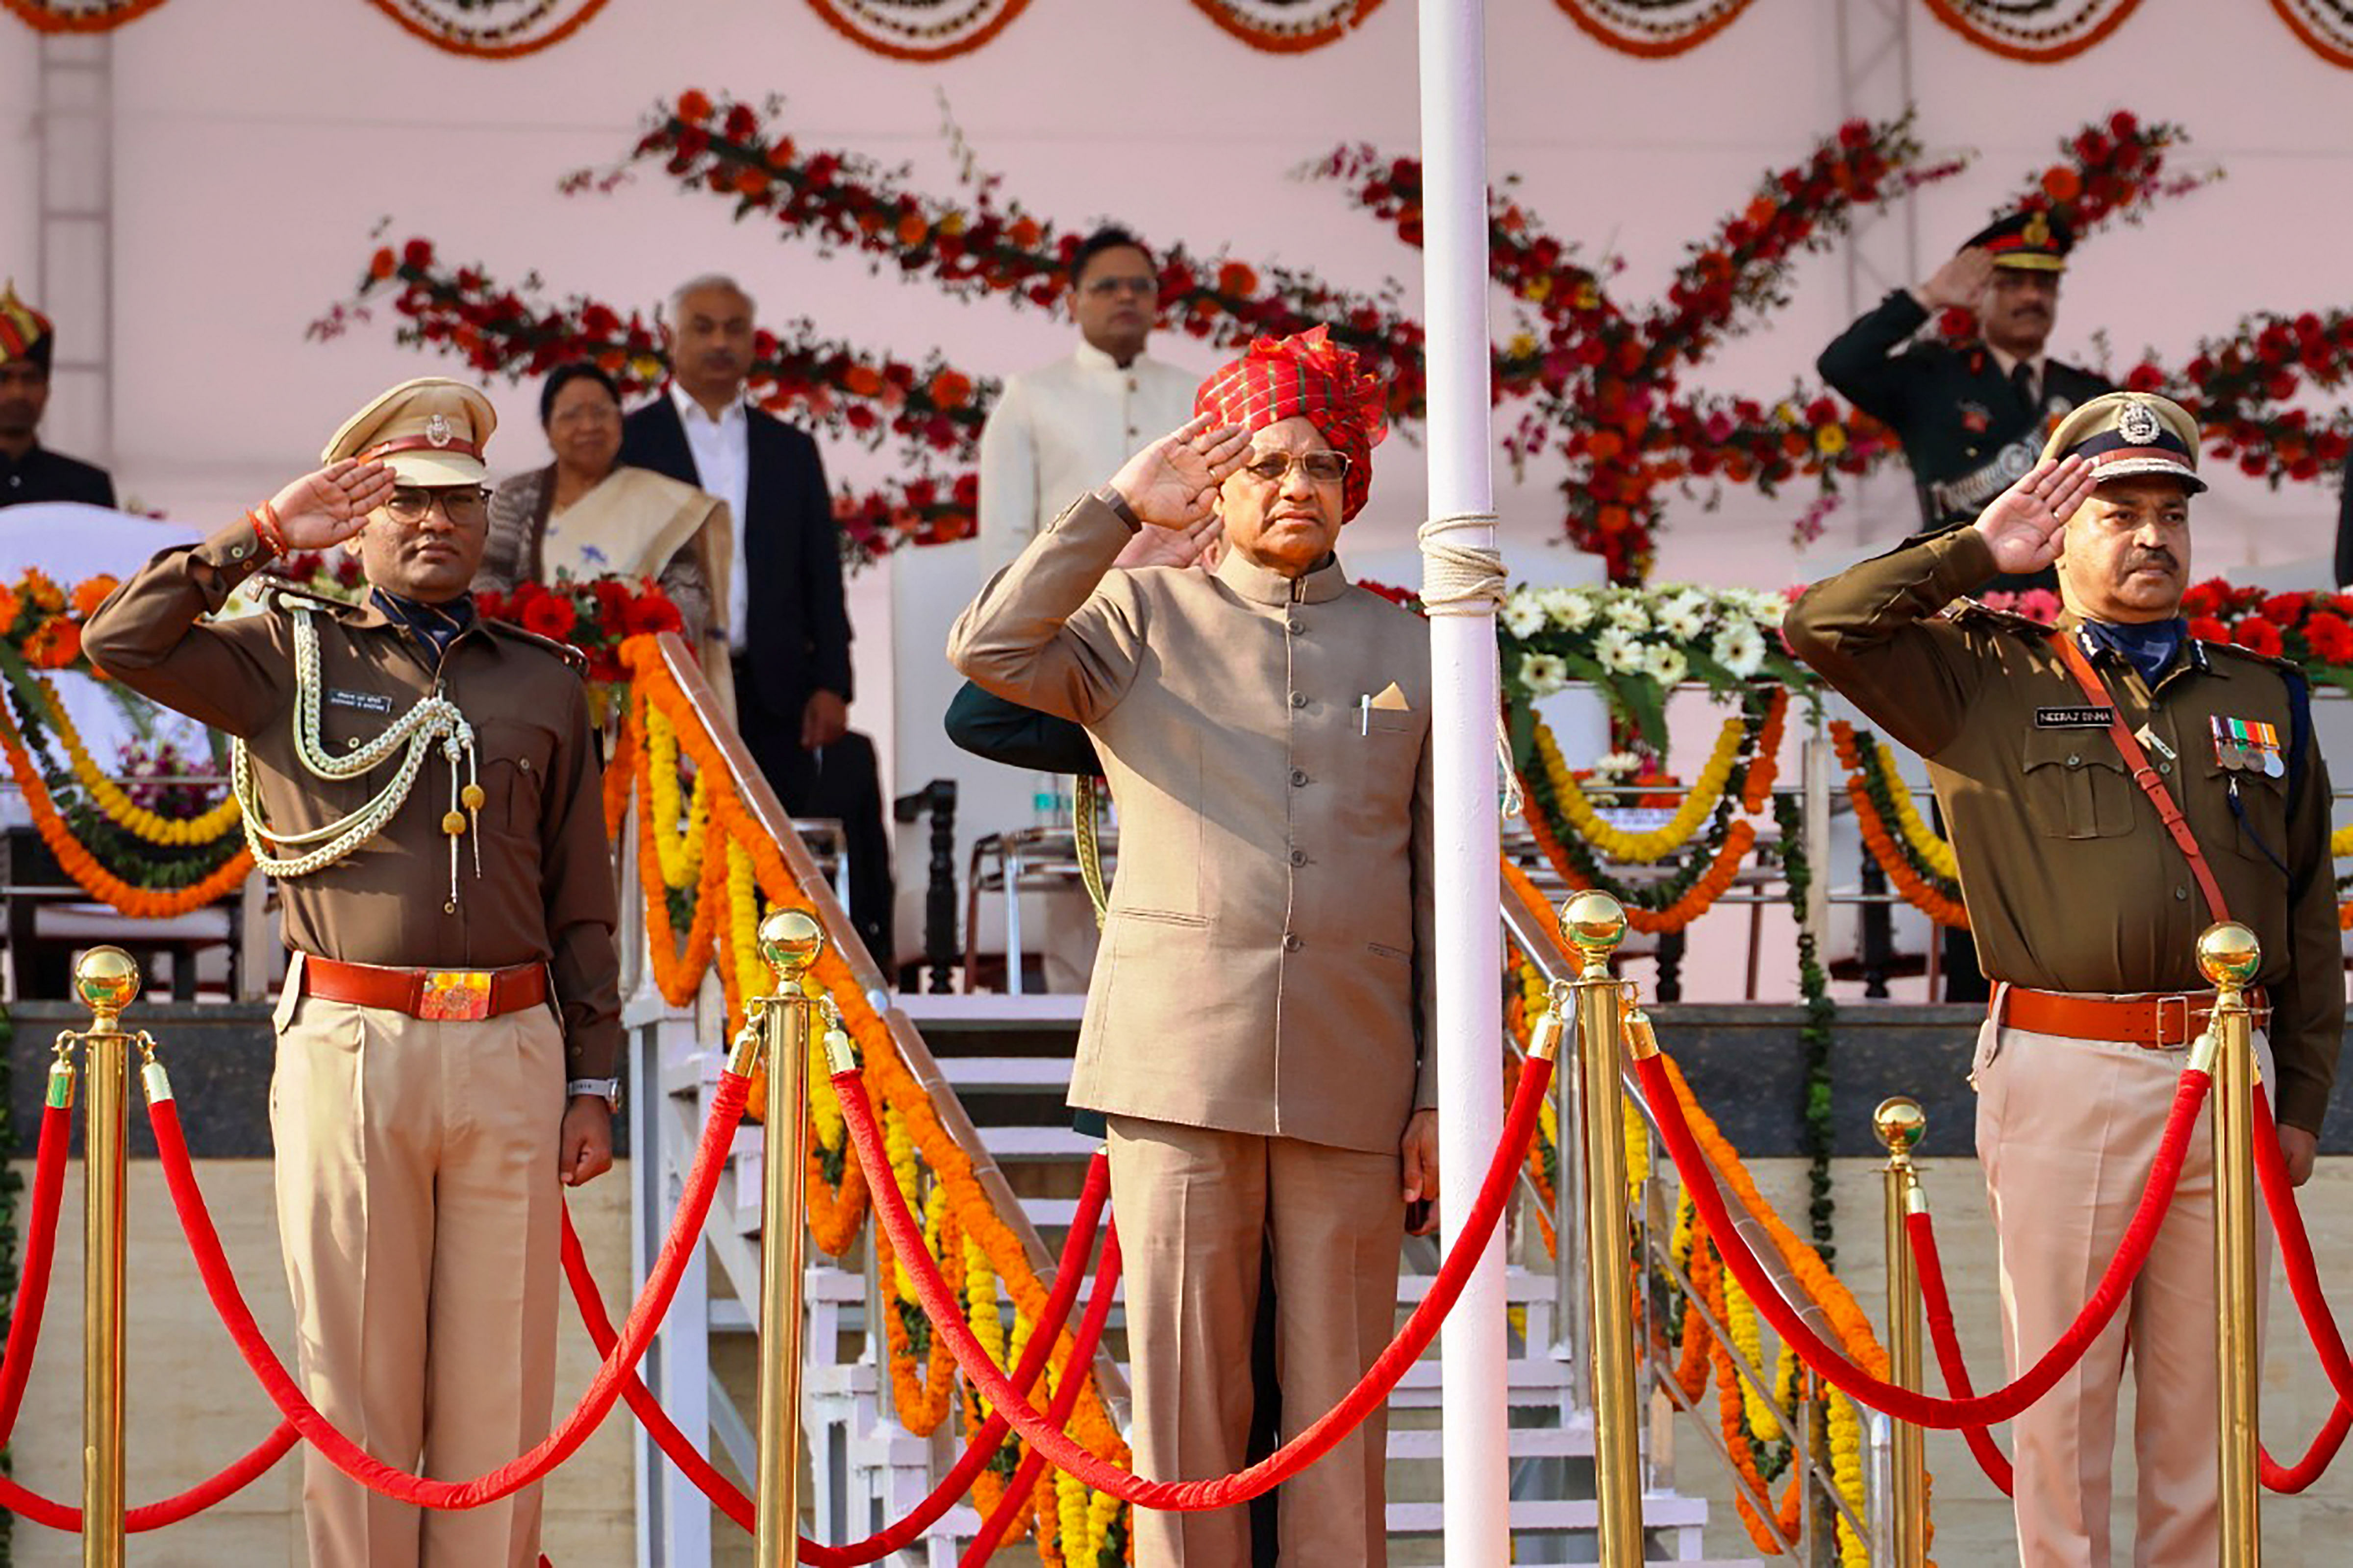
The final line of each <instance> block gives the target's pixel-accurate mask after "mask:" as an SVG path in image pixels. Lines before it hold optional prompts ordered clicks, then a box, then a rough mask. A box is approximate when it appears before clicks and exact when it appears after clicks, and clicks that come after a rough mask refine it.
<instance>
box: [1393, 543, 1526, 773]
mask: <svg viewBox="0 0 2353 1568" xmlns="http://www.w3.org/2000/svg"><path fill="white" fill-rule="evenodd" d="M1496 521H1497V518H1496V516H1495V514H1494V513H1493V512H1492V511H1458V512H1450V513H1448V514H1447V515H1445V516H1443V517H1433V518H1431V519H1430V521H1427V522H1425V523H1423V524H1422V525H1421V527H1420V528H1419V529H1417V530H1416V531H1414V542H1415V543H1416V544H1418V545H1419V546H1420V547H1421V608H1422V613H1423V614H1425V615H1429V616H1484V617H1486V618H1487V619H1489V620H1493V618H1494V616H1495V611H1496V610H1497V609H1498V608H1499V607H1500V606H1501V605H1503V603H1504V598H1505V597H1506V596H1507V595H1508V593H1509V590H1510V587H1511V581H1510V579H1509V578H1507V577H1505V576H1504V552H1502V551H1501V550H1498V549H1497V548H1495V546H1494V545H1493V544H1457V543H1455V542H1452V541H1451V540H1449V539H1448V538H1447V537H1446V536H1447V535H1448V534H1451V533H1467V532H1472V531H1479V532H1482V533H1484V534H1486V535H1487V536H1489V537H1491V538H1492V537H1493V531H1494V528H1495V525H1496ZM1503 687H1504V650H1503V649H1502V647H1497V648H1496V649H1495V689H1497V690H1498V691H1500V690H1502V689H1503ZM1495 761H1496V763H1497V765H1498V767H1499V768H1500V769H1501V771H1502V773H1503V780H1504V805H1503V810H1504V816H1506V817H1514V816H1518V815H1519V814H1520V806H1521V798H1520V772H1519V769H1517V768H1515V767H1514V766H1513V765H1512V736H1511V731H1509V730H1507V729H1505V728H1504V712H1503V709H1502V708H1501V707H1498V708H1497V709H1496V710H1495Z"/></svg>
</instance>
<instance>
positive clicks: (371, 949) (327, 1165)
mask: <svg viewBox="0 0 2353 1568" xmlns="http://www.w3.org/2000/svg"><path fill="white" fill-rule="evenodd" d="M495 423H496V420H495V416H493V415H492V413H491V406H490V404H489V403H488V401H486V400H485V399H484V398H483V396H482V395H481V394H480V392H478V391H476V390H475V389H473V388H472V387H470V386H466V385H463V384H459V383H457V382H453V381H444V380H438V379H427V380H421V381H412V382H408V383H406V384H403V385H400V386H397V387H395V388H393V389H392V390H391V391H390V392H387V393H385V395H383V396H382V397H379V398H377V399H376V400H375V402H373V403H371V404H369V405H368V406H367V407H366V408H364V409H363V410H361V412H360V413H358V414H357V415H355V416H353V417H352V419H351V420H350V421H348V422H347V423H346V424H345V425H344V426H343V428H342V429H341V430H339V431H337V432H336V433H335V437H334V439H333V440H332V441H331V442H329V443H328V446H327V449H326V451H325V452H324V454H323V455H322V460H323V462H324V463H325V465H326V466H325V467H324V468H322V469H320V470H319V471H318V472H316V473H313V474H311V475H309V476H307V477H305V478H303V479H297V480H295V481H294V482H293V483H292V484H290V485H289V486H287V487H286V488H285V489H282V490H280V492H279V493H278V495H277V496H276V497H275V498H274V499H273V500H270V501H269V502H266V503H264V504H263V505H262V506H261V507H260V508H259V510H257V511H254V512H251V513H248V515H247V516H246V517H245V518H243V519H242V520H240V521H237V522H236V523H233V524H231V525H230V526H229V527H227V528H225V529H223V530H221V531H219V532H217V533H216V534H214V535H213V536H212V537H211V538H210V539H207V540H206V541H205V542H203V543H201V544H197V545H194V546H190V547H184V548H179V549H174V550H167V551H165V552H163V553H162V554H160V555H158V556H156V557H155V558H154V559H153V561H151V562H149V563H147V564H146V565H145V566H144V567H142V569H141V570H140V571H139V573H138V574H136V575H135V576H133V577H132V579H131V580H130V581H129V582H127V583H125V584H123V585H122V586H121V588H120V589H118V590H117V591H116V593H115V594H114V595H113V597H112V598H111V599H110V600H108V602H107V603H106V604H105V605H103V606H101V607H100V610H99V612H98V613H97V614H96V615H95V616H92V617H91V618H90V624H89V626H88V629H87V632H86V636H85V641H84V646H85V647H87V648H88V649H89V652H90V658H92V659H93V660H94V661H95V662H96V663H97V664H98V665H99V666H100V668H103V669H104V670H105V671H106V672H107V673H108V674H110V675H112V676H114V677H115V678H117V679H120V680H121V681H122V682H123V683H124V684H125V685H127V686H129V687H131V688H132V689H135V690H138V691H142V692H144V693H145V694H147V695H148V696H150V697H153V699H155V700H157V701H159V702H162V703H164V704H165V705H166V706H168V707H172V708H175V709H178V710H180V711H181V712H184V713H186V714H188V715H190V716H191V717H193V718H195V719H197V720H199V721H202V722H204V723H206V724H209V725H212V726H213V727H215V728H216V729H219V730H223V731H227V732H228V733H229V734H230V735H232V736H234V737H236V739H237V754H236V760H235V763H234V768H235V773H236V787H237V798H238V800H239V802H240V803H241V804H242V805H243V806H244V808H245V816H246V827H247V832H248V838H249V840H250V841H251V843H252V845H253V847H254V851H255V855H256V858H257V859H258V860H259V863H260V865H261V867H262V868H263V869H264V870H266V871H268V872H269V874H270V875H272V876H274V877H276V878H277V879H278V880H279V882H280V888H281V890H282V893H283V897H284V900H285V911H286V941H287V944H288V946H289V947H290V949H292V958H291V961H290V965H289V970H288V973H287V977H286V985H285V989H284V991H283V993H282V994H280V999H279V1004H278V1013H277V1030H278V1062H277V1071H276V1075H275V1078H274V1079H273V1081H272V1083H271V1085H270V1095H269V1110H270V1131H271V1135H272V1137H273V1139H274V1141H275V1143H276V1147H277V1185H278V1225H279V1236H280V1244H281V1246H282V1247H283V1249H284V1252H285V1258H286V1273H287V1280H288V1283H289V1284H290V1287H291V1289H292V1291H293V1298H294V1310H295V1318H296V1322H297V1326H298V1332H299V1336H300V1345H301V1364H302V1374H303V1381H304V1384H305V1385H306V1387H307V1390H308V1392H309V1394H310V1397H311V1400H312V1402H313V1403H315V1404H316V1405H318V1406H319V1407H320V1409H321V1410H322V1411H323V1412H324V1413H325V1414H326V1415H327V1416H328V1417H329V1418H330V1419H331V1420H332V1421H333V1422H334V1423H335V1425H336V1426H339V1427H341V1428H342V1429H343V1431H344V1432H345V1433H346V1434H348V1435H349V1436H352V1437H353V1439H354V1440H355V1441H357V1442H358V1443H359V1444H360V1445H361V1446H362V1447H364V1448H366V1449H367V1450H368V1451H369V1452H370V1453H371V1454H373V1455H374V1456H375V1458H378V1459H380V1460H382V1461H384V1462H385V1463H386V1464H389V1465H392V1466H395V1467H397V1468H403V1469H418V1468H421V1469H422V1471H423V1472H424V1473H425V1474H427V1475H429V1476H432V1477H434V1478H436V1479H457V1480H464V1479H472V1478H473V1477H474V1476H476V1475H479V1474H480V1473H481V1472H483V1471H485V1470H489V1469H492V1468H496V1467H498V1466H500V1465H502V1464H504V1463H506V1462H507V1461H508V1460H510V1459H512V1458H514V1457H515V1456H516V1455H517V1454H519V1453H522V1452H523V1451H524V1450H526V1449H528V1448H530V1447H532V1446H533V1444H534V1443H535V1442H537V1441H538V1439H539V1438H540V1437H541V1436H543V1435H544V1434H545V1433H546V1431H547V1428H548V1422H549V1418H550V1414H551V1405H552V1404H553V1401H554V1363H555V1307H556V1289H557V1279H558V1274H557V1263H558V1255H557V1242H558V1237H559V1225H560V1219H561V1208H562V1196H561V1192H560V1188H559V1181H561V1182H564V1183H570V1184H579V1183H581V1182H585V1181H586V1180H588V1179H589V1178H590V1177H592V1176H595V1175H596V1174H598V1173H601V1172H603V1171H604V1170H606V1169H607V1167H608V1166H609V1165H610V1164H611V1163H612V1126H611V1116H612V1111H613V1109H614V1107H615V1104H616V1102H617V1098H618V1086H617V1081H616V1080H615V1079H614V1076H613V1074H614V1067H615V1062H616V1058H617V1054H618V1047H619V1043H620V1023H619V983H618V982H619V976H618V966H617V958H616V954H615V952H614V946H613V928H614V923H615V913H616V911H615V897H614V887H613V869H612V860H611V857H610V855H609V852H608V851H607V847H606V838H605V826H604V813H603V809H602V805H601V802H600V798H599V786H598V771H599V770H598V763H597V757H596V745H595V740H594V737H593V735H592V733H591V731H590V729H589V725H588V710H587V702H586V693H585V692H584V690H583V688H582V684H581V679H580V669H579V667H578V663H577V660H576V659H575V658H571V657H568V655H567V651H566V650H565V649H564V648H562V647H559V646H558V645H556V644H554V643H551V642H548V641H545V640H543V639H542V638H540V637H533V636H532V635H531V634H530V633H528V632H525V631H522V630H521V629H520V628H517V627H514V626H507V625H504V624H502V623H499V622H492V621H486V620H484V619H482V618H481V617H480V616H479V615H478V614H477V613H476V611H475V608H474V604H473V600H472V599H471V598H470V596H469V595H468V593H467V584H469V583H470V582H471V581H472V580H473V575H474V569H475V567H476V566H477V565H479V564H480V560H481V554H482V545H483V541H484V538H485V534H486V529H487V523H488V508H487V501H488V492H487V491H486V490H485V489H484V488H483V484H482V479H483V473H484V469H483V465H482V446H483V443H484V442H485V441H487V440H488V439H489V437H490V435H491V428H492V426H494V424H495ZM336 545H341V546H342V547H343V548H344V549H345V550H347V551H350V552H352V553H353V554H354V555H356V556H357V557H358V558H359V560H360V561H361V563H363V565H364V567H365V569H366V573H367V580H368V584H369V587H368V593H367V596H366V598H365V599H364V600H363V601H362V602H360V603H358V604H352V605H345V604H340V603H333V602H330V601H325V600H322V599H317V598H313V597H311V596H310V595H305V594H299V593H295V592H290V591H278V592H276V593H274V594H273V595H271V596H270V603H269V609H268V610H267V611H266V612H265V613H263V614H259V615H254V616H244V617H240V618H237V619H232V620H227V621H219V622H215V621H211V620H207V619H206V616H208V615H209V614H210V613H211V612H213V611H216V610H218V609H219V608H220V607H221V605H222V603H223V601H224V600H226V599H227V597H228V595H229V594H230V593H231V592H232V591H233V590H234V589H236V588H237V585H238V584H241V583H244V582H245V581H246V580H247V579H248V578H249V577H251V576H252V575H253V574H254V573H256V572H257V571H259V570H260V569H262V568H263V567H264V566H266V565H268V564H269V562H271V561H272V560H273V559H275V558H277V557H278V556H280V555H281V554H284V553H287V552H293V551H301V550H324V549H329V548H332V547H334V546H336ZM306 1465H307V1468H306V1470H305V1472H304V1479H303V1510H304V1514H305V1521H306V1525H307V1528H308V1533H309V1538H310V1549H311V1563H314V1564H317V1565H318V1568H403V1565H409V1564H414V1565H417V1568H492V1565H497V1564H507V1565H509V1568H531V1565H533V1564H535V1563H538V1561H539V1522H540V1521H539V1515H540V1501H539V1490H538V1489H537V1488H535V1487H534V1488H531V1489H527V1490H525V1491H522V1492H519V1493H517V1494H515V1495H514V1496H512V1497H510V1498H507V1499H505V1500H501V1501H500V1502H496V1503H493V1504H491V1505H490V1506H488V1507H485V1508H480V1509H474V1510H467V1511H463V1512H427V1511H426V1510H419V1509H416V1508H411V1507H408V1506H406V1505H404V1504H401V1503H398V1502H395V1501H393V1500H389V1499H387V1498H384V1497H380V1496H378V1495H376V1494H375V1493H374V1492H370V1491H367V1490H365V1489H362V1488H361V1487H360V1486H359V1484H358V1483H356V1482H354V1481H351V1480H348V1479H344V1477H343V1475H342V1474H341V1472H339V1471H337V1470H336V1469H334V1468H332V1466H331V1465H329V1464H328V1463H327V1462H326V1461H324V1460H323V1459H322V1458H320V1457H319V1456H318V1454H317V1453H316V1452H315V1451H312V1452H311V1453H310V1454H309V1455H308V1458H307V1460H306Z"/></svg>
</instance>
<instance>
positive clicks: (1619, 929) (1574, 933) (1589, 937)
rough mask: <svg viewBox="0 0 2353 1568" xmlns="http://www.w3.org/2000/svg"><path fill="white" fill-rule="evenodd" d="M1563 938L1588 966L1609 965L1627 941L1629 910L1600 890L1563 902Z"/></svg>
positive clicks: (1573, 894) (1572, 897) (1561, 909)
mask: <svg viewBox="0 0 2353 1568" xmlns="http://www.w3.org/2000/svg"><path fill="white" fill-rule="evenodd" d="M1560 934H1561V935H1562V936H1564V937H1566V938H1567V940H1568V943H1569V945H1570V946H1571V947H1574V948H1576V949H1577V951H1578V952H1582V953H1583V954H1584V955H1585V961H1586V962H1587V963H1600V962H1607V960H1608V959H1609V955H1610V954H1611V953H1612V952H1616V951H1617V949H1618V944H1619V943H1620V942H1624V941H1625V940H1626V907H1625V906H1624V905H1623V904H1620V902H1619V901H1618V900H1615V899H1613V898H1611V897H1610V896H1609V894H1607V893H1605V892H1602V891H1600V890H1599V889H1593V888H1588V889H1586V890H1585V891H1583V892H1581V893H1571V894H1570V895H1569V896H1568V897H1567V898H1566V899H1564V900H1561V905H1560Z"/></svg>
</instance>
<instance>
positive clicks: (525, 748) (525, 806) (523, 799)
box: [474, 719, 555, 839]
mask: <svg viewBox="0 0 2353 1568" xmlns="http://www.w3.org/2000/svg"><path fill="white" fill-rule="evenodd" d="M474 743H475V747H476V751H477V753H478V755H479V757H480V770H481V772H480V777H481V784H482V795H483V800H482V821H483V822H484V823H485V824H487V825H492V826H497V827H498V828H499V830H500V831H501V832H502V833H505V834H508V835H511V836H514V837H528V838H533V839H536V838H537V837H539V824H540V819H541V817H542V816H543V815H544V810H545V805H546V792H547V770H548V769H549V767H550V766H551V765H553V764H554V761H555V731H553V730H546V729H543V728H541V727H540V726H539V725H537V724H527V723H522V722H520V721H516V720H512V719H489V720H485V721H483V722H482V723H481V724H480V727H479V728H478V729H477V731H476V732H475V742H474Z"/></svg>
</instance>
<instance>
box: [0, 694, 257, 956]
mask: <svg viewBox="0 0 2353 1568" xmlns="http://www.w3.org/2000/svg"><path fill="white" fill-rule="evenodd" d="M0 751H5V752H6V753H7V757H8V766H9V768H10V770H11V771H12V772H14V773H16V784H17V787H18V788H19V789H20V790H22V791H23V792H24V795H25V807H26V810H27V811H28V812H30V813H31V814H32V818H33V827H34V830H35V831H36V832H37V833H39V834H40V836H41V842H42V843H44V844H46V845H47V846H48V847H49V853H50V854H52V855H54V856H56V857H57V858H58V865H59V866H60V867H61V868H64V870H65V873H66V875H67V876H69V877H71V878H72V879H74V881H75V882H76V883H77V884H78V885H79V886H80V887H81V888H82V889H84V890H85V891H87V892H88V893H90V895H91V896H92V897H93V898H96V899H99V900H101V901H103V902H105V903H108V904H111V905H112V906H113V907H114V908H115V909H117V910H121V912H122V913H124V914H126V915H130V916H132V918H133V919H137V920H169V919H171V918H172V917H174V916H175V915H184V914H186V913H188V912H189V911H190V910H200V909H203V908H204V907H205V906H206V905H207V904H211V903H216V902H218V901H219V900H222V899H225V898H227V897H228V896H229V895H230V894H231V893H233V892H235V891H237V889H239V888H241V887H243V886H244V885H245V879H246V877H247V876H248V874H249V873H250V872H251V871H252V870H253V852H252V851H251V850H249V849H247V848H245V847H243V846H242V845H240V846H239V847H237V852H236V853H235V854H233V855H231V856H230V857H229V858H227V859H226V860H224V861H222V862H221V864H220V865H219V867H218V868H216V869H215V870H214V871H213V872H212V873H211V874H210V875H209V876H207V877H206V878H205V879H203V880H202V881H199V882H195V883H192V884H191V885H189V886H187V887H185V888H173V889H155V888H140V887H133V886H132V884H131V883H129V882H126V881H124V880H123V879H121V878H120V877H117V876H116V875H114V873H113V872H111V871H109V870H108V869H107V868H105V867H103V866H101V865H100V864H99V863H98V859H97V858H96V857H95V856H93V855H92V854H90V851H89V850H88V849H87V848H85V847H83V846H82V842H81V840H80V839H79V838H78V837H75V836H74V831H73V828H72V827H71V826H69V825H68V824H67V822H66V820H65V818H64V817H63V816H60V815H59V814H58V808H57V805H56V804H55V803H54V802H52V801H51V800H50V798H49V788H48V784H47V781H46V780H44V779H43V778H42V777H41V774H40V770H39V769H37V767H35V766H34V765H33V759H32V757H31V755H30V754H29V753H27V752H26V749H25V742H24V737H23V736H21V735H19V734H18V733H17V732H16V721H15V720H13V719H11V718H10V717H9V716H8V715H7V714H6V713H5V711H0Z"/></svg>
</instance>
